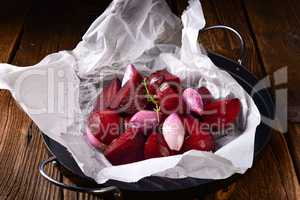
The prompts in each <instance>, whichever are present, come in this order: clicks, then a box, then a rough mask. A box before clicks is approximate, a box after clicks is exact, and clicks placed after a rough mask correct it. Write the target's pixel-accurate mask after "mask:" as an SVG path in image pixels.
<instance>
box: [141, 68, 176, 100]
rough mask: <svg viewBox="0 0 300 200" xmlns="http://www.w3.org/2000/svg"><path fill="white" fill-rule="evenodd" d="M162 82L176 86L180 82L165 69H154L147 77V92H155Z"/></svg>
mask: <svg viewBox="0 0 300 200" xmlns="http://www.w3.org/2000/svg"><path fill="white" fill-rule="evenodd" d="M164 82H167V83H169V84H171V85H172V86H175V87H176V86H177V85H179V84H180V79H179V78H178V77H177V76H175V75H173V74H171V73H169V72H168V71H167V70H166V69H163V70H159V71H156V72H154V73H152V74H151V75H150V76H149V77H148V78H147V85H148V87H149V88H148V89H149V92H150V93H151V94H156V90H158V88H159V87H160V85H161V84H162V83H164Z"/></svg>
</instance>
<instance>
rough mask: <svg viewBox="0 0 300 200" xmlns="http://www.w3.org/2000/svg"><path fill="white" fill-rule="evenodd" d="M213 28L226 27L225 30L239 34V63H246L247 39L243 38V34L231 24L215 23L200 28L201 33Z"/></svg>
mask: <svg viewBox="0 0 300 200" xmlns="http://www.w3.org/2000/svg"><path fill="white" fill-rule="evenodd" d="M212 29H225V30H229V31H231V32H232V33H234V35H235V36H237V38H238V39H239V41H240V58H239V59H238V63H239V64H240V65H241V64H242V63H244V61H245V55H246V54H245V41H244V39H243V37H242V36H241V34H240V33H239V32H238V31H237V30H235V29H233V28H231V27H229V26H225V25H215V26H209V27H205V28H203V29H202V30H200V33H203V32H206V31H209V30H212Z"/></svg>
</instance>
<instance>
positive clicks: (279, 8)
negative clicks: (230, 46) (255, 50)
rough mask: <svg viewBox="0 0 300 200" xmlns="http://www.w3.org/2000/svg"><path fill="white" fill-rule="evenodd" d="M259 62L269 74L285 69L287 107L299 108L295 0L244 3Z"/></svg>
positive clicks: (299, 28)
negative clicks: (287, 81) (286, 76)
mask: <svg viewBox="0 0 300 200" xmlns="http://www.w3.org/2000/svg"><path fill="white" fill-rule="evenodd" d="M244 4H245V8H246V11H247V13H248V16H249V22H250V23H251V27H252V29H253V32H254V35H255V39H256V41H257V45H258V47H259V52H260V54H261V58H262V62H263V63H264V66H265V69H266V71H267V73H268V74H269V75H272V73H274V72H275V71H276V70H278V69H280V68H282V67H285V66H287V67H288V79H289V83H288V87H289V98H288V101H289V106H298V112H299V106H300V104H299V102H300V96H299V94H298V87H297V85H298V83H299V81H300V74H299V67H298V65H299V63H300V56H299V55H300V5H299V2H298V1H296V0H287V1H284V2H282V1H280V0H267V1H259V0H254V1H244Z"/></svg>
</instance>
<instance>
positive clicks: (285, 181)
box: [179, 0, 299, 199]
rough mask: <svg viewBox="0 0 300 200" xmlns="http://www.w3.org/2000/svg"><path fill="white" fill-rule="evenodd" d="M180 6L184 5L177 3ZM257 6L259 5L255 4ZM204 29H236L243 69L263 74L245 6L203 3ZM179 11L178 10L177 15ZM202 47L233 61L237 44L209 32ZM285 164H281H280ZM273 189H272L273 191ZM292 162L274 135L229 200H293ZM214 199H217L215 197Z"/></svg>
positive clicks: (227, 1)
mask: <svg viewBox="0 0 300 200" xmlns="http://www.w3.org/2000/svg"><path fill="white" fill-rule="evenodd" d="M180 3H181V4H182V5H185V4H184V3H182V1H180ZM256 5H260V3H259V2H256ZM202 6H203V10H204V14H205V17H206V21H207V26H210V25H215V24H224V25H228V26H231V27H233V28H235V29H237V30H238V31H239V32H240V33H241V34H242V36H243V38H244V39H245V42H246V51H247V52H246V53H247V54H246V55H247V56H246V60H245V66H247V68H248V69H249V70H251V71H252V72H253V73H254V74H255V75H256V76H257V77H259V78H262V77H264V76H265V75H266V73H265V72H266V71H267V70H266V69H265V67H264V62H263V61H262V59H261V57H260V56H261V55H260V50H259V46H257V45H256V40H255V37H254V34H253V32H252V30H251V27H250V26H249V19H248V16H247V15H246V14H245V12H244V5H243V4H242V3H241V2H240V1H238V0H218V1H202ZM180 11H181V10H179V12H180ZM200 41H201V42H202V43H203V44H204V46H205V47H207V48H208V49H211V50H213V51H215V52H218V53H220V54H222V55H225V56H227V57H232V58H235V57H236V56H237V55H238V54H237V52H238V48H239V45H238V43H237V42H236V40H235V38H234V36H233V35H231V34H229V33H224V32H222V31H218V32H215V31H211V32H210V33H205V34H204V35H202V36H200ZM283 162H284V164H281V163H283ZM273 188H274V189H273ZM298 192H299V185H298V182H297V178H296V174H295V170H294V167H293V163H292V162H291V157H290V155H289V151H288V148H287V145H286V141H285V138H284V137H283V135H281V134H279V133H276V132H274V134H273V137H272V142H271V144H270V145H268V146H267V148H266V150H265V152H264V153H263V155H262V157H261V159H259V160H258V161H257V162H256V163H255V164H254V166H253V167H252V169H250V170H249V171H248V172H247V173H246V174H245V176H243V177H242V178H241V179H240V180H239V181H238V182H237V185H236V191H235V192H234V193H233V194H232V196H231V199H271V198H273V197H274V196H276V199H277V197H278V199H296V197H298V195H299V193H298ZM214 199H217V197H216V194H215V196H214Z"/></svg>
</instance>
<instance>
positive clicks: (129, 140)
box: [104, 129, 145, 165]
mask: <svg viewBox="0 0 300 200" xmlns="http://www.w3.org/2000/svg"><path fill="white" fill-rule="evenodd" d="M144 144H145V138H144V136H143V134H141V133H139V132H138V131H136V130H134V129H128V130H127V131H126V132H124V133H123V134H121V136H120V137H118V138H116V139H115V140H114V141H113V142H112V143H111V144H110V145H109V146H108V147H107V148H106V150H105V151H104V155H105V156H106V158H107V159H108V160H109V161H110V162H111V163H112V164H113V165H121V164H127V163H132V162H137V161H140V160H143V159H144V155H143V149H144Z"/></svg>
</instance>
